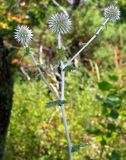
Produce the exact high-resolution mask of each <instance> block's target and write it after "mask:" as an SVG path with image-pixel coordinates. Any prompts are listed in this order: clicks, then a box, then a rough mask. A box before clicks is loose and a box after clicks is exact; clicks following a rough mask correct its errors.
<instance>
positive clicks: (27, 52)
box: [25, 47, 31, 55]
mask: <svg viewBox="0 0 126 160" xmlns="http://www.w3.org/2000/svg"><path fill="white" fill-rule="evenodd" d="M25 51H26V55H29V54H30V52H31V48H29V47H26V48H25Z"/></svg>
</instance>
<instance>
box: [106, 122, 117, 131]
mask: <svg viewBox="0 0 126 160" xmlns="http://www.w3.org/2000/svg"><path fill="white" fill-rule="evenodd" d="M107 129H108V130H111V131H115V130H116V125H115V124H113V123H109V124H108V125H107Z"/></svg>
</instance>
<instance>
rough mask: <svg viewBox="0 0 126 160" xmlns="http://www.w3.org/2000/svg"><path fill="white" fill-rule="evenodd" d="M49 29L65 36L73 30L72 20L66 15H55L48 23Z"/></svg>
mask: <svg viewBox="0 0 126 160" xmlns="http://www.w3.org/2000/svg"><path fill="white" fill-rule="evenodd" d="M48 24H49V27H50V28H51V30H52V31H53V32H55V33H58V34H59V33H60V34H64V33H67V32H69V30H70V28H71V20H70V19H69V16H68V15H66V14H64V13H56V14H53V15H52V16H51V18H50V20H49V21H48Z"/></svg>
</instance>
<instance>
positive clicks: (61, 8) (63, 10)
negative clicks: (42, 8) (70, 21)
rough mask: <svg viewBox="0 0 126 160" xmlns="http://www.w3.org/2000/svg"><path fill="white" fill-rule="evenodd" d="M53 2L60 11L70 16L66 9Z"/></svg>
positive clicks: (53, 0)
mask: <svg viewBox="0 0 126 160" xmlns="http://www.w3.org/2000/svg"><path fill="white" fill-rule="evenodd" d="M52 2H53V3H54V4H55V5H56V6H57V7H59V9H60V10H61V11H62V12H64V13H65V14H66V15H68V13H67V11H66V10H65V8H63V7H62V6H61V5H60V4H59V3H58V2H56V1H55V0H52Z"/></svg>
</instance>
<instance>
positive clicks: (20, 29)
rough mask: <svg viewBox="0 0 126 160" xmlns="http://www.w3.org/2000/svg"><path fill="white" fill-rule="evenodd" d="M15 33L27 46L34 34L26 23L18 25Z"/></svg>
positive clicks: (15, 36) (17, 38)
mask: <svg viewBox="0 0 126 160" xmlns="http://www.w3.org/2000/svg"><path fill="white" fill-rule="evenodd" d="M15 30H16V31H15V35H14V38H15V39H16V40H17V41H18V42H21V43H22V45H23V46H25V47H27V46H28V44H29V42H30V41H31V39H32V37H33V34H32V30H30V29H29V27H27V26H24V25H21V26H20V25H18V26H17V29H15Z"/></svg>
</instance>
